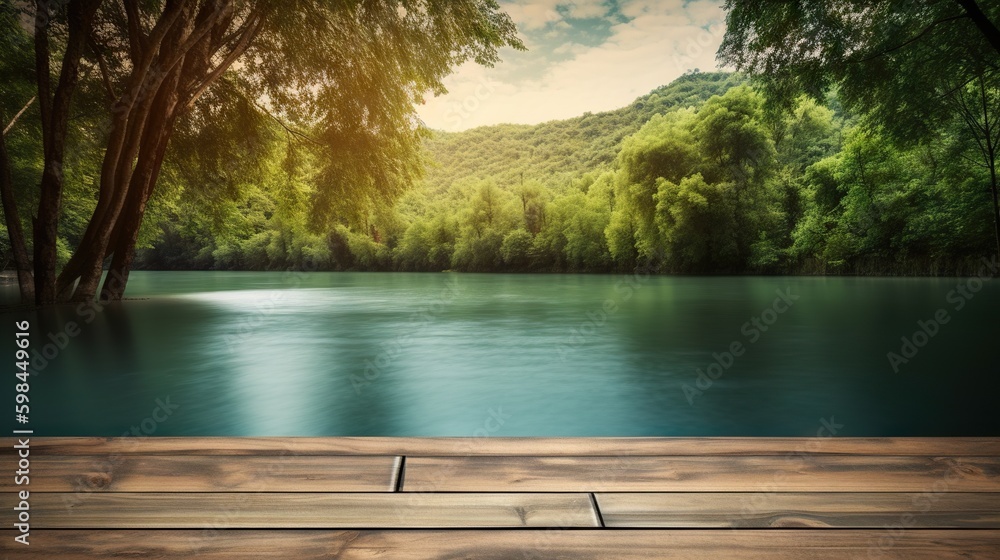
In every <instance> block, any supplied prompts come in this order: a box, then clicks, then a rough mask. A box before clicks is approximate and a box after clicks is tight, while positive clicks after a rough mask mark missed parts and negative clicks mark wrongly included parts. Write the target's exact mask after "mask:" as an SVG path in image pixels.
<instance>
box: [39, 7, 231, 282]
mask: <svg viewBox="0 0 1000 560" xmlns="http://www.w3.org/2000/svg"><path fill="white" fill-rule="evenodd" d="M167 6H168V11H169V10H170V6H171V4H170V3H168V5H167ZM173 6H174V9H175V13H174V15H173V16H172V20H171V24H170V25H169V26H166V27H163V28H162V34H161V35H160V36H159V39H158V40H159V41H160V48H159V49H158V51H157V52H156V54H157V56H156V58H155V60H154V59H151V58H149V47H148V46H147V47H146V48H147V51H146V52H145V53H144V55H145V56H146V58H144V59H143V63H142V65H141V66H142V67H144V68H146V69H147V70H148V72H146V73H142V74H139V73H136V74H134V75H133V80H132V81H131V87H130V89H129V92H130V93H129V94H127V95H126V97H125V98H124V99H123V102H124V103H122V104H119V107H121V109H120V110H118V111H117V112H116V116H115V120H114V124H113V126H112V133H111V139H110V141H109V147H108V150H107V152H106V153H105V159H104V164H103V165H102V168H101V189H100V194H99V196H98V203H97V208H96V209H95V210H94V215H93V217H92V218H91V221H90V223H89V224H88V226H87V229H86V231H85V232H84V235H83V237H82V238H81V241H80V244H79V248H78V249H77V252H76V253H74V255H73V256H72V257H71V258H70V261H69V263H67V265H66V267H65V268H64V270H63V272H62V274H61V275H60V276H59V281H58V286H59V291H60V298H61V299H69V300H71V301H90V300H92V299H93V298H94V296H95V294H96V292H97V287H98V284H99V283H100V279H101V273H102V268H103V263H104V260H105V258H106V257H107V256H108V255H110V254H111V253H113V252H114V247H112V245H111V242H112V235H113V234H114V233H115V231H116V229H117V226H116V224H117V222H118V220H119V219H121V218H123V216H122V212H123V207H124V206H125V204H126V200H127V199H128V198H129V197H130V196H131V195H130V192H131V191H133V190H138V194H137V195H136V196H140V199H141V197H142V196H145V198H147V199H148V195H143V194H142V193H143V192H144V191H146V190H147V185H148V190H150V192H151V190H152V188H153V186H154V184H155V179H153V181H152V184H150V183H149V180H150V177H152V176H154V168H156V171H155V174H158V171H159V169H158V168H159V163H158V157H157V155H156V153H157V148H158V145H159V139H160V138H161V136H162V135H163V134H165V133H166V134H167V135H168V136H169V132H170V129H171V128H172V127H173V118H174V117H173V116H172V115H173V113H174V111H175V107H176V105H177V103H178V101H177V100H178V96H179V94H178V88H179V85H180V83H181V80H180V78H181V76H182V75H183V74H184V72H186V71H187V70H188V69H189V68H188V65H187V64H186V61H185V58H186V55H187V54H188V53H189V52H191V51H192V50H194V51H198V50H199V49H200V50H203V51H204V52H205V53H206V55H207V58H206V59H205V61H206V64H207V62H208V61H210V60H211V56H212V54H213V53H214V51H215V49H216V48H218V45H217V44H216V45H215V46H214V48H210V45H209V43H212V42H213V41H214V42H219V41H222V39H223V37H224V32H225V30H226V28H227V27H228V26H229V23H230V22H231V20H232V17H233V4H232V3H231V2H221V1H217V2H208V3H206V4H204V5H203V6H202V8H201V10H199V11H198V12H197V13H195V8H196V6H197V2H192V1H186V2H185V1H178V2H176V3H174V4H173ZM167 19H168V18H167V17H166V15H165V16H164V17H163V18H161V19H160V21H159V22H158V23H157V26H156V28H155V29H154V31H153V32H151V35H153V34H154V33H155V32H156V31H157V30H160V29H161V25H162V24H164V22H165V21H167ZM213 44H214V43H213ZM137 58H138V57H137ZM215 77H217V76H215ZM202 78H204V75H197V76H193V77H192V79H193V81H194V82H195V83H199V82H200V81H201V79H202ZM133 162H134V165H133ZM142 206H143V208H144V207H145V202H143V203H142ZM124 211H125V212H128V210H124ZM141 217H142V216H141V215H140V216H138V217H137V218H138V219H139V220H140V221H141ZM129 220H130V221H133V220H131V218H129ZM137 227H138V226H137V225H136V232H134V233H135V234H137V232H138V230H137ZM129 235H132V233H130V234H129ZM129 260H130V259H129ZM74 283H76V284H75V287H74ZM122 289H124V288H122Z"/></svg>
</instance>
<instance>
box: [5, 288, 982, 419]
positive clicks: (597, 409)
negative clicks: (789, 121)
mask: <svg viewBox="0 0 1000 560" xmlns="http://www.w3.org/2000/svg"><path fill="white" fill-rule="evenodd" d="M966 283H967V280H965V279H954V278H952V279H884V278H878V279H864V278H811V277H810V278H805V277H791V278H787V277H786V278H783V277H734V278H729V277H725V278H720V277H713V278H697V277H684V278H676V277H649V278H641V277H640V278H634V277H627V276H586V275H565V276H557V275H475V274H449V273H443V274H401V273H387V274H377V273H309V274H299V275H289V274H287V273H280V272H276V273H268V272H135V273H133V275H132V279H131V282H130V284H129V290H128V296H129V297H133V298H146V299H143V300H138V301H129V302H127V303H125V304H122V305H115V306H107V307H94V308H80V309H75V308H72V307H64V308H59V309H58V310H49V311H45V312H43V313H36V312H26V311H8V312H4V313H3V314H2V315H3V318H4V324H3V328H2V330H0V336H3V337H4V338H3V339H4V340H8V341H9V347H10V352H8V354H10V355H11V357H12V355H13V348H14V346H13V342H12V341H13V334H12V331H13V322H14V321H15V320H21V319H29V320H31V323H32V327H31V330H32V343H33V348H34V349H35V350H36V351H41V352H40V353H39V354H36V356H35V360H34V362H33V364H34V367H35V368H36V370H37V373H36V374H35V375H33V376H32V385H31V393H30V396H31V413H32V415H31V427H33V428H34V430H35V434H36V435H104V436H116V435H121V434H122V433H124V432H126V431H130V430H132V429H133V427H135V429H136V430H137V431H138V433H146V434H153V435H260V436H264V435H297V436H321V435H328V436H334V435H344V436H346V435H355V436H360V435H391V436H469V435H490V436H654V435H691V436H695V435H701V436H722V435H738V436H779V435H785V436H805V435H815V434H816V432H817V430H818V429H819V428H820V427H821V426H823V423H824V421H825V422H826V423H827V424H830V423H831V422H832V423H833V424H834V425H835V426H836V429H837V432H838V435H851V436H881V435H897V436H910V435H913V436H915V435H927V436H929V435H992V436H996V435H1000V414H998V413H997V410H998V409H997V395H998V394H1000V391H998V390H1000V381H998V373H1000V358H998V354H997V347H998V344H1000V337H998V335H1000V323H998V316H997V312H998V310H1000V283H997V282H985V283H984V284H982V285H981V287H980V286H978V285H977V283H976V282H973V285H972V286H971V288H976V287H980V289H979V291H978V292H972V291H966V294H967V295H968V296H971V297H967V295H963V294H962V293H961V292H958V291H954V292H953V290H956V286H957V285H959V284H961V285H963V286H964V285H965V284H966ZM778 292H780V293H781V294H782V295H783V297H781V296H779V294H778ZM0 295H2V296H3V297H4V298H6V300H7V301H10V300H11V299H12V298H13V297H15V292H14V290H13V288H12V287H11V286H5V287H3V293H2V294H0ZM789 303H790V304H791V305H789ZM960 304H961V308H960V309H956V308H957V307H959V305H960ZM935 313H938V314H939V316H942V315H940V314H941V313H945V314H947V315H946V317H947V320H948V321H947V323H945V324H938V325H937V329H935V328H934V325H930V326H928V327H927V330H928V331H933V332H935V334H934V336H932V337H930V336H923V335H917V336H916V340H915V342H917V343H924V344H922V347H920V348H907V349H906V350H907V354H910V355H913V352H912V350H916V354H915V355H913V357H912V358H910V359H909V360H908V362H907V363H897V364H896V365H897V369H898V371H894V369H893V367H892V365H891V364H890V361H889V359H888V358H887V353H889V352H895V353H897V354H899V355H900V356H901V357H905V355H904V354H903V353H902V350H903V348H901V347H902V346H903V342H902V341H901V337H904V336H905V337H907V338H909V339H913V338H914V332H915V331H917V330H918V329H919V328H920V327H919V326H918V321H926V320H928V319H932V318H933V317H934V316H935ZM755 317H756V318H758V325H759V327H760V328H758V326H754V324H753V323H752V322H751V321H752V320H753V319H754V318H755ZM767 323H770V324H767ZM925 324H926V323H925ZM73 326H75V327H77V328H73ZM765 328H766V331H765V330H764V329H765ZM46 343H48V346H45V344H46ZM734 344H735V345H736V346H735V349H736V350H737V351H739V350H740V349H742V354H741V355H740V356H730V355H726V352H727V351H729V350H730V349H731V347H733V346H734ZM59 346H62V348H61V349H59V348H58V347H59ZM713 355H714V356H716V357H713ZM46 356H47V357H46ZM10 361H13V359H11V360H10ZM712 364H717V365H714V366H713V365H712ZM718 364H721V365H718ZM10 365H11V364H8V366H10ZM726 365H728V368H726V367H724V366H726ZM699 370H700V371H701V372H704V373H705V374H704V375H703V376H702V377H701V379H700V380H699V379H698V378H699ZM709 374H711V375H712V376H715V379H711V378H710V377H709ZM5 385H12V384H5ZM12 390H13V387H12V386H9V387H8V386H5V387H4V388H3V391H4V393H3V398H4V399H5V402H10V401H12V400H13V397H12V396H11V395H12ZM164 406H166V408H169V409H170V414H169V415H168V414H166V413H165V412H164V408H163V407H164ZM154 418H155V419H154ZM831 419H832V420H831ZM501 421H502V423H501ZM8 422H10V420H8Z"/></svg>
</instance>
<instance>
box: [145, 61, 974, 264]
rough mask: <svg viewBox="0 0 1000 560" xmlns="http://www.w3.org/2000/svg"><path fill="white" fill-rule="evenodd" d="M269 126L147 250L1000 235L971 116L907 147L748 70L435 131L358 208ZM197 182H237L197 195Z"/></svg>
mask: <svg viewBox="0 0 1000 560" xmlns="http://www.w3.org/2000/svg"><path fill="white" fill-rule="evenodd" d="M265 124H266V123H265ZM269 132H270V142H269V143H268V144H267V145H265V146H264V147H263V149H264V150H266V153H267V156H268V157H267V158H266V159H265V160H264V165H263V166H262V167H263V169H261V170H259V171H260V174H259V175H256V176H251V177H250V178H249V180H248V182H247V183H244V184H242V185H241V184H233V183H228V182H227V177H226V176H225V174H223V173H220V174H218V175H207V176H204V175H203V176H199V175H197V174H195V175H194V176H191V175H189V174H186V173H184V170H183V169H178V170H177V174H176V175H173V176H172V177H171V179H173V180H176V183H175V184H174V189H173V193H175V194H174V196H173V197H170V198H168V197H163V198H161V199H160V200H158V201H156V210H155V212H156V214H157V215H158V217H160V219H159V220H157V221H155V222H154V221H152V220H150V221H149V222H148V223H147V224H146V225H145V226H144V227H145V228H146V231H145V232H144V233H145V239H146V244H145V250H144V251H143V252H142V253H141V261H140V263H141V266H142V267H146V268H153V269H234V270H283V269H287V268H295V269H319V270H381V271H387V270H399V271H441V270H448V269H452V270H458V271H466V272H530V271H537V272H608V271H616V270H631V269H634V268H635V267H637V266H646V267H653V269H654V270H657V271H659V272H665V273H695V274H705V273H709V274H712V273H809V274H812V273H821V274H822V273H825V274H830V273H847V274H870V273H875V274H886V273H888V274H954V273H956V272H962V271H967V270H972V269H973V268H975V267H977V266H978V263H977V261H978V259H979V258H980V257H981V256H983V255H986V254H989V253H990V251H991V248H992V246H993V238H992V227H991V226H992V217H991V212H990V210H991V208H990V204H989V202H990V201H989V192H988V190H987V189H986V188H985V186H986V185H987V184H988V181H989V176H988V171H986V170H985V169H981V168H977V166H975V165H974V164H973V163H972V162H970V161H968V160H967V159H966V158H964V157H963V155H964V154H963V151H965V150H967V149H968V147H967V146H964V145H963V143H962V139H961V134H960V133H961V131H960V130H957V131H956V132H955V135H954V136H942V137H941V138H939V139H936V140H935V141H930V142H923V143H920V144H918V145H915V146H910V147H901V146H898V145H896V144H894V143H893V142H892V141H891V140H890V139H888V138H886V137H884V136H882V135H880V134H878V133H877V132H872V131H870V130H867V129H865V128H864V127H863V126H861V125H859V123H858V119H857V118H855V117H854V116H852V115H850V114H847V113H845V112H844V111H843V109H842V108H841V107H840V104H839V103H838V102H837V98H836V96H835V95H831V96H830V97H829V98H828V100H827V102H826V103H817V102H815V101H813V100H812V99H810V98H807V97H801V98H799V99H798V100H796V102H795V105H794V107H792V108H791V110H789V111H787V112H773V111H770V112H769V109H768V103H767V100H766V98H765V97H764V95H762V94H761V93H760V92H759V91H757V90H756V89H754V88H753V87H752V86H750V85H748V83H747V80H746V79H744V78H742V77H741V76H740V75H738V74H727V73H690V74H688V75H685V76H683V77H681V78H679V79H678V80H676V81H675V82H673V83H671V84H670V85H668V86H664V87H661V88H658V89H657V90H655V91H653V92H651V93H650V94H649V95H646V96H643V97H641V98H639V99H637V100H636V101H635V102H633V103H632V104H631V105H629V106H628V107H625V108H623V109H619V110H616V111H610V112H606V113H598V114H588V115H584V116H581V117H578V118H575V119H570V120H564V121H553V122H548V123H544V124H540V125H536V126H523V125H498V126H488V127H480V128H476V129H473V130H469V131H465V132H459V133H444V132H432V133H431V134H430V135H429V136H428V137H427V138H426V139H425V140H424V142H423V161H424V165H425V166H426V171H425V174H424V177H423V178H422V179H421V180H420V181H419V182H418V184H417V185H416V186H415V187H414V188H413V189H412V190H410V191H407V192H405V193H403V194H402V196H401V197H399V199H398V201H397V202H396V203H395V204H393V205H389V204H386V205H384V206H377V205H373V206H372V207H371V208H369V211H367V212H364V213H356V214H347V213H345V212H338V211H336V210H335V209H333V210H328V214H327V215H318V214H319V212H318V211H317V210H318V209H317V208H316V207H315V206H314V205H313V204H312V202H311V200H312V197H313V193H315V192H316V190H317V188H316V186H315V184H314V182H315V181H316V180H317V177H316V175H315V173H314V171H313V170H311V167H310V164H309V160H308V156H307V155H305V154H302V153H300V152H301V151H303V150H301V149H300V148H302V147H299V148H297V147H296V145H295V144H296V143H300V142H303V141H302V140H301V139H297V138H295V137H294V136H289V135H288V134H282V131H281V130H270V131H269ZM303 147H304V148H308V146H303ZM256 149H261V148H256ZM305 151H307V150H305ZM192 157H195V156H194V155H192ZM204 168H205V167H204V166H201V167H199V164H198V161H197V160H196V161H195V162H192V164H191V165H190V167H189V170H190V171H191V172H193V171H194V170H195V169H204ZM245 180H246V179H245ZM191 182H197V183H199V184H206V183H212V182H218V187H219V188H220V190H222V191H223V192H227V191H228V192H231V193H234V194H237V195H238V196H234V197H225V196H222V197H220V198H217V199H214V200H212V199H209V198H207V197H199V198H200V199H199V201H198V203H197V204H190V202H192V201H191V200H189V199H188V198H187V197H186V196H184V195H182V193H187V192H189V191H190V189H185V185H186V184H190V183H191ZM227 187H228V188H227Z"/></svg>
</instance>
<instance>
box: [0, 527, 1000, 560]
mask: <svg viewBox="0 0 1000 560" xmlns="http://www.w3.org/2000/svg"><path fill="white" fill-rule="evenodd" d="M13 537H14V531H12V530H4V531H0V538H2V539H4V542H5V543H6V542H12V539H13ZM17 546H18V547H19V548H15V549H12V550H10V551H9V552H5V553H7V554H8V555H9V558H11V559H22V558H23V559H32V560H34V559H45V560H51V559H52V558H59V559H60V560H84V559H87V560H89V559H92V558H156V559H157V560H179V559H184V560H188V559H190V558H199V559H202V560H245V559H248V558H295V559H296V560H316V559H331V558H337V559H338V560H368V559H380V560H384V559H386V558H392V559H393V560H424V559H432V558H436V559H441V558H446V559H458V558H476V559H483V560H510V559H515V558H516V559H521V558H527V559H537V558H545V559H558V560H598V559H600V560H604V559H608V558H617V559H622V560H633V559H635V560H638V559H647V558H670V559H673V558H684V559H689V560H746V559H751V560H758V559H761V560H763V559H768V560H803V559H810V560H833V559H837V560H841V559H844V558H878V559H880V560H952V559H959V558H961V559H965V560H968V559H970V558H975V559H990V560H995V559H996V558H998V551H1000V532H997V531H989V530H964V531H962V530H958V531H956V530H938V531H934V530H913V531H906V532H903V533H902V534H898V535H896V534H894V533H891V532H889V531H887V530H885V529H882V530H851V529H845V530H838V531H831V530H810V529H797V530H781V529H774V530H767V531H761V530H753V529H750V530H732V531H719V530H697V529H693V530H665V529H663V530H661V529H647V530H614V531H611V530H601V529H578V530H566V531H548V530H493V531H468V530H453V531H446V530H409V531H406V530H397V531H384V530H383V531H380V530H376V531H342V530H341V531H338V530H300V531H290V530H285V531H282V530H254V531H241V530H221V531H217V530H208V531H195V530H177V531H156V530H152V531H150V530H145V531H143V530H117V531H112V530H108V531H90V530H37V531H32V532H31V546H22V545H17ZM7 548H10V547H7Z"/></svg>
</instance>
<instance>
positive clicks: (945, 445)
mask: <svg viewBox="0 0 1000 560" xmlns="http://www.w3.org/2000/svg"><path fill="white" fill-rule="evenodd" d="M13 444H14V439H12V438H0V452H2V453H4V454H6V453H9V450H10V449H11V448H12V446H13ZM31 445H32V449H33V450H34V451H37V452H38V453H39V454H43V455H131V454H137V455H154V454H160V455H287V454H292V455H423V456H462V455H497V456H541V455H547V456H642V455H798V454H812V453H816V454H823V455H827V454H830V455H845V454H846V455H892V456H904V455H929V456H953V457H958V456H993V455H996V456H1000V438H841V437H825V438H750V437H744V438H726V437H710V438H687V437H677V438H669V437H668V438H499V437H488V438H396V437H291V438H288V437H280V438H279V437H184V438H178V437H138V438H136V437H125V438H95V437H82V438H81V437H72V438H70V437H57V438H41V437H39V438H32V439H31Z"/></svg>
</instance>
